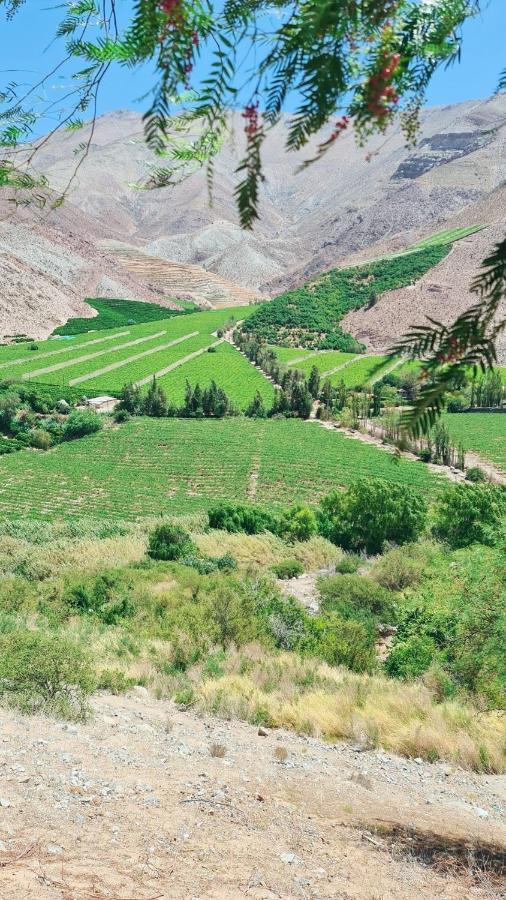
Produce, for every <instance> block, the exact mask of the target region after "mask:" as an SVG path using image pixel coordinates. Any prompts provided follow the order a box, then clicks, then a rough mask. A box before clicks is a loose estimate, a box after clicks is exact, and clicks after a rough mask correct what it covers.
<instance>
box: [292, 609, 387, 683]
mask: <svg viewBox="0 0 506 900" xmlns="http://www.w3.org/2000/svg"><path fill="white" fill-rule="evenodd" d="M298 646H299V649H300V650H301V651H302V652H305V653H309V654H311V656H317V657H319V658H320V659H324V660H325V662H327V663H328V664H329V665H330V666H347V667H348V668H349V669H351V670H352V671H353V672H372V671H373V670H374V669H375V667H376V653H375V649H374V637H372V636H371V634H370V632H369V631H368V629H367V627H366V626H365V625H364V624H363V623H362V622H357V621H353V620H352V619H348V620H346V619H343V618H341V616H339V615H337V614H336V613H330V614H329V615H327V616H315V617H314V618H311V619H310V620H309V623H308V633H307V635H306V636H305V637H304V638H303V639H302V640H301V641H300V642H299V645H298Z"/></svg>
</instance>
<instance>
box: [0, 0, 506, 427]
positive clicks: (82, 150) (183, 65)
mask: <svg viewBox="0 0 506 900" xmlns="http://www.w3.org/2000/svg"><path fill="white" fill-rule="evenodd" d="M23 3H24V0H0V6H1V7H3V8H4V9H5V11H6V14H7V17H8V18H11V17H12V16H13V15H14V14H15V13H16V12H17V11H18V9H19V8H20V7H21V6H23ZM63 8H64V10H65V12H64V13H63V14H62V15H63V18H62V21H61V23H60V26H59V28H58V30H57V34H56V39H57V40H61V41H62V42H63V43H64V44H65V46H64V47H62V63H61V64H60V65H59V66H57V67H56V68H55V69H53V70H52V71H51V72H50V73H47V74H46V75H44V76H43V77H42V78H41V79H40V81H39V83H38V84H37V85H36V86H32V88H29V89H28V90H25V88H24V87H21V86H20V85H18V84H16V83H15V82H12V81H10V82H9V83H8V84H7V85H6V86H5V88H4V90H3V91H2V90H0V104H1V106H0V146H1V147H2V148H3V150H2V155H1V157H0V185H3V186H7V187H10V188H11V189H12V191H13V197H12V198H11V199H13V200H14V201H15V202H23V198H24V194H26V192H27V191H28V192H30V193H31V194H32V195H33V197H34V199H35V200H36V201H37V202H43V201H44V191H45V189H46V187H47V185H46V181H45V179H44V177H43V176H42V175H40V174H39V173H38V172H37V170H36V168H35V162H36V156H37V152H38V150H39V148H40V147H41V146H43V145H44V144H45V143H46V141H47V137H44V138H41V139H38V140H35V141H33V142H32V144H31V146H30V151H29V153H28V154H26V153H25V154H20V144H21V143H22V142H26V141H28V140H29V139H30V138H32V137H33V135H34V132H35V129H36V126H37V123H38V121H39V118H40V117H41V116H44V115H46V116H47V115H50V116H54V115H55V108H54V107H55V104H54V102H53V100H52V98H51V99H49V100H48V101H47V105H46V106H44V104H43V102H42V101H40V99H39V98H40V97H41V96H42V97H43V96H44V95H45V92H44V89H45V88H46V86H48V84H49V79H50V78H51V77H52V76H53V75H54V74H55V72H57V71H58V70H59V69H60V68H61V66H62V65H63V64H64V63H65V64H67V65H73V66H74V82H73V84H74V87H73V89H72V90H70V91H69V93H68V101H69V108H68V109H63V111H61V112H60V113H59V114H57V116H56V123H55V126H54V129H53V132H52V133H54V131H56V130H58V129H64V128H65V129H69V130H74V129H78V128H80V127H82V125H83V122H82V119H81V116H82V115H83V114H84V113H85V112H86V111H87V110H91V113H92V121H91V126H90V127H89V129H88V132H87V134H86V138H85V140H84V141H83V142H81V144H80V145H79V147H78V148H77V153H78V162H77V163H76V171H77V170H78V169H79V167H80V166H81V165H82V162H83V160H84V159H85V158H86V154H87V152H88V150H89V147H90V145H91V143H92V140H93V130H94V120H95V111H96V107H97V96H98V93H99V90H100V88H101V86H102V85H103V83H104V81H106V80H107V77H108V75H109V70H110V69H111V67H112V66H113V65H115V64H116V65H120V66H125V67H129V68H130V69H132V68H139V69H140V68H141V67H143V66H144V67H145V66H146V64H148V65H149V66H151V68H152V69H153V71H154V82H155V83H154V85H153V90H152V91H150V92H149V95H150V96H151V97H152V98H153V99H152V103H151V106H150V108H149V109H148V110H147V112H146V114H145V117H144V121H145V135H146V140H147V142H148V144H149V146H150V147H151V148H152V149H153V150H154V151H155V152H156V153H157V154H159V156H160V158H162V157H163V160H164V164H163V165H160V166H159V167H157V168H155V169H154V170H153V171H152V172H151V174H150V175H149V177H148V178H147V180H146V181H145V183H144V184H143V185H142V186H143V187H144V188H146V189H151V188H156V187H159V186H166V185H170V184H173V183H174V182H175V181H177V180H181V179H183V178H185V177H187V176H188V175H191V174H192V173H193V172H194V171H195V170H196V168H198V167H200V166H207V168H208V182H209V184H210V186H211V187H212V169H213V161H214V159H215V157H216V156H217V154H218V153H219V151H220V149H221V147H222V145H223V142H224V140H225V138H226V135H227V132H228V131H230V129H231V128H232V127H233V120H234V112H233V111H234V109H235V108H237V107H238V106H239V107H242V120H243V129H244V138H243V143H244V150H243V158H242V160H241V162H240V164H239V166H238V168H237V173H236V174H237V177H238V183H237V185H236V190H235V195H236V200H237V205H238V209H239V215H240V220H241V224H242V225H243V227H245V228H251V227H252V225H253V223H254V221H255V219H256V218H258V197H259V185H260V183H261V181H262V180H263V178H264V174H263V168H262V148H263V144H264V141H265V139H266V137H267V135H268V133H269V131H270V130H271V129H272V128H273V127H275V126H276V125H277V124H278V122H279V121H280V118H281V114H282V112H283V110H284V109H285V108H286V105H287V99H288V98H293V97H295V98H296V109H295V111H294V113H293V114H292V116H291V117H290V121H289V123H288V128H287V138H286V147H287V150H289V151H291V150H295V151H297V150H301V149H302V148H304V147H305V146H306V145H307V144H308V142H309V141H310V139H311V138H312V137H313V136H314V135H320V136H319V144H318V147H317V150H316V152H315V154H314V156H313V158H312V159H307V160H306V161H305V162H304V163H303V165H308V164H310V163H311V162H313V161H314V159H318V158H319V157H321V156H322V155H323V154H325V153H326V152H327V151H328V150H329V148H330V147H331V146H333V143H334V142H335V141H336V140H338V139H339V137H340V135H342V134H343V133H344V132H346V131H347V130H349V129H350V128H351V127H353V129H354V132H355V135H356V138H357V140H358V142H359V143H360V144H361V145H362V144H364V143H365V142H366V141H367V140H368V138H369V137H371V136H372V135H374V134H378V133H380V134H381V133H384V132H385V131H386V129H387V128H388V126H389V125H390V124H391V123H392V122H393V121H394V120H395V119H399V120H400V123H401V126H402V129H403V131H404V134H405V136H406V139H407V141H408V143H410V144H412V143H414V141H415V139H416V135H417V131H418V114H419V110H420V108H421V106H422V105H423V102H424V98H425V93H426V89H427V87H428V85H429V83H430V80H431V78H432V76H433V75H434V73H435V72H436V70H437V69H438V68H439V67H441V66H445V65H448V64H449V63H451V62H452V61H454V60H455V59H457V58H458V57H459V54H460V48H461V38H462V26H463V24H464V23H465V22H466V20H467V19H468V18H470V17H471V16H474V15H477V14H478V13H479V12H480V4H479V0H438V2H420V0H396V2H392V0H351V2H344V0H304V2H300V3H297V4H294V3H293V2H291V0H277V2H276V4H275V5H274V6H273V4H272V0H256V2H254V3H252V2H249V0H224V2H212V0H209V2H208V3H205V4H204V3H203V2H202V0H193V2H191V3H190V2H189V0H135V2H134V4H133V10H132V15H131V17H130V18H129V17H128V15H127V16H126V17H125V18H126V21H125V24H124V26H122V27H121V26H120V24H119V23H120V17H119V16H118V15H117V12H118V10H117V0H103V2H101V3H100V4H99V3H98V2H96V0H79V2H77V3H76V4H73V5H72V6H67V5H66V4H65V5H64V7H63ZM121 21H122V19H121ZM203 52H206V53H207V54H208V55H209V56H210V63H209V66H208V67H207V71H206V72H205V73H204V75H203V76H202V77H200V78H199V76H198V74H197V73H198V72H199V67H198V66H196V63H197V62H198V59H199V57H200V55H201V54H202V53H203ZM244 59H251V60H254V61H255V62H254V63H253V64H252V65H251V66H249V67H248V68H247V69H246V70H245V68H244V65H243V60H244ZM36 88H37V90H36ZM498 90H506V71H505V72H504V73H503V75H502V76H501V78H500V81H499V85H498ZM46 93H47V95H48V96H49V97H50V96H51V92H50V91H47V92H46ZM35 98H37V100H36V101H35ZM243 98H244V99H243ZM34 102H37V103H39V106H38V107H35V106H34V105H33V104H34ZM41 102H42V108H41V106H40V104H41ZM184 133H186V134H187V136H188V139H187V140H186V142H185V141H184V139H183V138H182V135H183V134H184ZM74 176H75V172H74V175H73V176H72V178H71V179H70V181H72V180H73V177H74ZM19 195H21V199H20V196H19ZM64 196H65V191H64V192H63V195H62V196H61V197H58V198H57V199H56V201H54V202H55V203H56V204H59V203H60V202H62V200H63V197H64ZM473 290H474V291H475V292H476V295H477V302H476V304H475V305H474V307H472V309H470V310H468V311H467V312H466V313H464V314H463V315H461V316H460V317H459V318H458V319H457V320H456V322H454V323H453V325H450V326H446V325H443V324H441V323H437V322H433V321H429V323H428V324H427V325H421V326H416V327H414V328H413V329H411V331H410V333H409V334H408V335H407V336H405V337H404V338H403V339H401V340H400V341H399V342H398V343H397V345H396V346H395V348H394V351H393V353H394V355H395V354H398V353H404V354H407V355H409V356H411V357H413V358H418V359H420V358H422V359H424V360H425V367H424V376H425V377H426V384H425V385H424V387H423V388H422V390H421V391H420V395H419V397H418V398H417V400H416V402H415V404H414V405H413V407H412V409H411V410H410V412H409V413H408V414H407V416H406V418H405V427H406V428H407V429H408V430H409V431H411V432H413V433H417V432H419V431H420V430H425V431H426V430H427V429H428V427H430V425H432V424H433V423H434V421H435V419H436V417H437V415H438V414H439V412H440V411H441V409H442V407H443V404H444V399H445V394H446V391H447V390H448V384H449V383H450V382H451V379H452V377H453V375H454V374H455V372H456V371H457V370H458V369H460V370H461V371H463V370H465V369H466V368H468V367H469V366H472V367H474V368H475V369H477V368H478V367H481V368H482V369H483V370H485V369H486V368H491V367H492V366H493V364H494V362H495V361H496V349H495V348H496V341H497V337H498V335H499V332H500V331H501V330H502V329H503V328H504V327H505V325H506V322H505V321H504V320H503V321H499V322H496V321H495V317H496V313H497V311H498V308H499V303H500V300H501V298H502V296H504V294H505V293H506V238H505V239H504V240H503V241H501V242H500V243H499V244H498V245H497V246H496V248H495V250H494V252H493V253H492V254H491V256H490V257H489V258H488V259H486V260H485V262H484V270H483V272H482V274H480V275H478V276H477V278H476V280H475V282H474V284H473Z"/></svg>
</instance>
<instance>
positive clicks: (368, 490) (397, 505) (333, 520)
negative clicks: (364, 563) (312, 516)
mask: <svg viewBox="0 0 506 900" xmlns="http://www.w3.org/2000/svg"><path fill="white" fill-rule="evenodd" d="M426 516H427V507H426V503H425V501H424V499H423V497H422V496H421V495H420V494H418V493H417V492H416V491H414V490H413V489H412V488H409V487H406V486H404V485H400V484H392V483H391V482H388V481H386V480H384V479H383V478H361V479H359V480H357V481H355V482H353V483H352V484H351V485H350V487H349V488H348V490H347V491H345V492H341V491H334V492H333V493H332V494H329V495H328V496H327V497H324V498H323V500H322V501H321V510H320V515H319V526H320V533H321V534H323V536H324V537H326V538H328V539H329V540H331V541H332V542H333V543H334V544H337V545H338V546H341V547H342V548H343V549H344V550H366V551H367V553H380V552H381V550H382V549H383V546H384V544H385V542H391V543H394V544H405V543H408V542H411V541H414V540H416V538H417V537H418V536H419V535H420V534H421V532H422V530H423V528H424V527H425V522H426Z"/></svg>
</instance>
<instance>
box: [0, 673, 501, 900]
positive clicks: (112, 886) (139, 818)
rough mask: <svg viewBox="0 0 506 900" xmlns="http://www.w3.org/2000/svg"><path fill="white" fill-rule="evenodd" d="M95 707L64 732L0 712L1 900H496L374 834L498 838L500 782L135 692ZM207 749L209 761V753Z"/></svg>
mask: <svg viewBox="0 0 506 900" xmlns="http://www.w3.org/2000/svg"><path fill="white" fill-rule="evenodd" d="M94 708H95V715H94V718H93V720H92V721H91V722H90V723H89V724H87V725H76V726H74V725H70V726H69V725H65V724H62V723H58V722H55V721H53V720H48V719H43V718H23V717H21V716H20V715H17V714H15V713H12V712H5V711H2V728H1V737H0V815H1V820H0V821H1V825H0V838H1V840H0V867H1V868H0V897H1V898H2V900H21V898H23V900H28V898H30V900H35V898H36V900H46V898H47V900H56V898H58V900H81V898H82V900H84V898H104V900H105V898H110V900H112V898H118V900H119V898H133V900H148V898H155V897H156V898H195V900H196V898H240V897H255V898H292V897H293V898H295V897H297V898H300V897H302V898H333V900H336V898H342V900H345V898H346V900H351V898H367V900H380V898H381V900H387V898H388V900H390V898H392V900H393V898H396V900H418V898H420V897H423V898H436V897H441V898H447V900H450V898H451V900H457V898H459V900H460V898H463V897H478V898H479V897H484V898H491V897H499V896H500V893H499V890H498V889H497V887H496V888H494V886H493V885H492V884H491V883H490V882H488V881H487V880H482V879H479V883H477V882H476V881H475V880H473V879H472V878H471V877H470V869H469V870H468V871H467V872H466V873H464V874H447V873H446V874H441V873H439V872H438V871H434V869H432V868H429V867H426V866H424V865H422V864H421V863H420V862H418V861H417V859H416V854H415V853H414V852H413V850H412V851H411V852H409V853H407V854H406V853H405V852H400V847H401V845H400V844H399V843H398V842H392V840H391V839H387V838H385V837H381V836H378V835H375V834H374V828H375V826H377V825H378V823H379V822H383V823H384V822H389V823H397V824H398V825H403V826H407V827H411V826H414V827H415V828H416V829H417V830H418V831H419V832H423V833H426V832H431V831H433V832H436V833H439V834H444V835H452V836H453V837H455V838H458V837H461V838H465V839H466V840H469V841H471V842H477V843H484V842H496V843H497V842H499V843H500V842H501V841H502V842H504V840H505V838H506V833H505V830H504V827H503V825H502V823H501V808H502V805H501V804H503V803H504V799H505V783H504V781H505V780H504V779H503V778H499V777H497V776H475V775H472V774H470V773H467V772H463V771H461V770H458V769H451V768H449V767H447V766H442V765H433V766H431V765H428V764H424V763H421V761H419V762H416V761H413V760H411V761H409V760H404V759H400V758H396V757H393V756H391V755H390V754H384V753H382V752H381V751H366V752H358V751H359V748H355V749H353V748H352V747H350V746H345V745H336V746H332V745H325V744H322V743H320V742H319V741H317V740H316V739H312V738H311V739H308V738H304V737H297V736H296V735H294V734H287V733H283V732H270V733H269V734H268V735H267V736H265V737H262V736H260V735H259V734H258V733H257V729H256V728H255V727H253V726H249V725H244V724H241V723H237V722H234V723H229V722H224V721H219V720H216V719H206V718H198V717H197V716H196V715H194V714H193V713H192V712H191V711H190V712H188V711H187V712H182V711H178V710H177V709H176V708H175V707H174V705H173V704H172V703H170V702H165V701H157V700H154V699H152V698H151V697H150V696H149V695H148V693H147V691H145V690H144V689H142V688H137V689H136V690H135V691H134V692H133V693H132V694H131V695H129V696H126V697H112V696H107V695H103V696H100V697H99V698H98V699H97V700H96V701H95V703H94ZM213 743H219V744H221V745H222V746H223V747H224V748H225V750H226V755H225V756H224V758H221V759H220V758H214V757H211V755H210V746H211V745H212V744H213ZM279 746H282V747H284V748H285V749H286V751H287V758H286V761H285V762H279V761H277V760H276V759H275V757H274V751H275V748H276V747H279ZM412 846H415V845H414V844H413V845H412ZM17 857H19V858H18V859H17V861H16V858H17Z"/></svg>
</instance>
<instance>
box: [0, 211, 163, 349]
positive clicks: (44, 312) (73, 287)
mask: <svg viewBox="0 0 506 900" xmlns="http://www.w3.org/2000/svg"><path fill="white" fill-rule="evenodd" d="M102 234H103V233H102V231H101V229H100V225H99V223H98V222H97V221H96V220H94V219H92V218H90V217H88V216H86V215H85V214H83V213H81V212H80V211H79V210H78V209H76V208H75V207H73V206H72V205H71V204H65V205H64V206H63V207H62V208H61V209H59V210H55V211H54V212H49V210H48V211H43V212H41V211H36V210H35V209H34V208H32V207H30V208H28V209H18V210H16V211H15V212H13V210H12V209H10V208H8V207H7V205H6V204H3V205H2V204H1V202H0V337H3V336H5V335H13V334H29V335H30V336H32V337H46V336H47V335H48V334H50V333H51V332H52V331H53V329H54V328H55V327H56V326H57V325H61V324H62V323H64V322H66V321H67V319H69V318H70V317H71V316H83V317H87V316H90V317H91V316H92V315H93V310H92V309H91V307H90V306H88V305H87V304H86V303H85V302H84V300H85V298H86V297H135V298H137V299H139V300H151V301H152V302H155V303H162V304H164V305H172V304H170V303H169V302H168V301H166V300H164V294H163V293H162V291H161V289H160V288H159V287H156V286H153V285H150V284H149V282H148V281H147V280H146V279H144V280H143V281H141V280H139V279H137V278H136V277H135V276H134V275H133V274H131V273H129V272H128V271H127V270H126V269H125V268H124V267H123V266H121V265H120V264H119V263H118V262H116V261H115V260H114V259H112V258H111V257H110V256H108V255H105V254H104V253H103V252H102V251H101V250H100V249H99V247H98V245H97V241H98V240H99V239H100V238H101V237H102Z"/></svg>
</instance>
